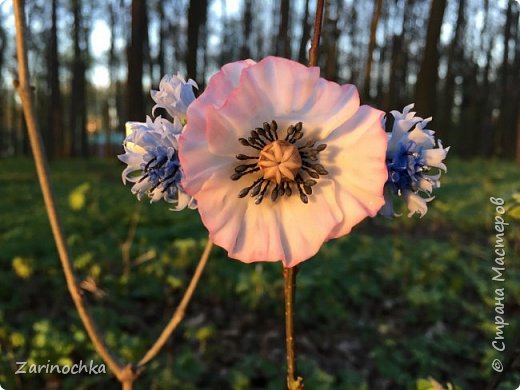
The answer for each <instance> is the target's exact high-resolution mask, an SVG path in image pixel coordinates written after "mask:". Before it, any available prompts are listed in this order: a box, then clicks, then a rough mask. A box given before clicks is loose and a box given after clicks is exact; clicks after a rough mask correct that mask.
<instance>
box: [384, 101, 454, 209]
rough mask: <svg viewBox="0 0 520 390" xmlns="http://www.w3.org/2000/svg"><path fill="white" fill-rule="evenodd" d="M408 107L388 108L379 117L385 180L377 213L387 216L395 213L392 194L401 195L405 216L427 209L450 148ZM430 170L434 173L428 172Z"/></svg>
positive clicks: (438, 185)
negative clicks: (385, 140) (383, 132)
mask: <svg viewBox="0 0 520 390" xmlns="http://www.w3.org/2000/svg"><path fill="white" fill-rule="evenodd" d="M412 108H413V104H410V105H408V106H406V107H405V108H404V110H403V112H402V113H401V112H399V111H395V110H394V111H391V112H390V113H388V114H387V115H386V116H385V118H384V119H383V126H384V127H385V129H386V131H387V134H388V148H387V153H386V165H387V169H388V180H387V182H386V184H385V188H384V195H385V202H386V203H385V205H384V206H383V208H382V209H381V210H380V213H381V214H382V215H385V216H388V217H392V216H398V214H396V213H395V212H394V207H393V197H394V196H397V197H402V198H404V200H405V202H406V204H407V206H408V210H409V214H408V216H409V217H410V216H412V215H413V214H415V213H418V214H419V215H420V217H423V216H424V215H425V214H426V212H427V211H428V206H427V203H428V202H430V201H431V200H432V199H433V198H434V197H433V196H432V192H433V190H434V189H435V188H439V187H440V180H439V179H440V176H441V171H444V172H446V170H447V169H446V165H445V164H444V163H443V162H442V161H443V160H444V159H445V158H446V155H447V153H448V151H449V149H450V148H449V147H447V148H443V146H442V143H441V141H440V140H437V141H436V140H435V137H434V133H435V132H434V131H432V130H429V129H426V126H427V124H428V123H429V122H430V121H431V118H427V119H423V118H420V117H417V116H415V112H412V111H410V110H411V109H412ZM437 145H438V147H436V146H437ZM432 171H433V173H434V174H430V173H431V172H432Z"/></svg>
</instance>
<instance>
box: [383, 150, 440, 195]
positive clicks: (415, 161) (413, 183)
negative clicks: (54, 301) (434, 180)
mask: <svg viewBox="0 0 520 390" xmlns="http://www.w3.org/2000/svg"><path fill="white" fill-rule="evenodd" d="M386 164H387V167H388V176H389V179H390V185H391V188H392V190H393V192H394V193H395V194H397V195H401V194H402V192H403V190H412V191H413V192H417V191H418V189H419V180H420V179H421V178H423V177H424V176H423V173H424V172H428V171H429V169H430V167H428V166H427V165H426V162H425V161H424V158H423V157H422V156H421V153H419V151H418V150H417V144H416V143H415V142H413V141H410V142H408V143H407V144H402V145H400V149H399V152H398V153H396V154H395V156H394V158H393V159H390V160H387V163H386ZM426 180H429V179H427V178H426Z"/></svg>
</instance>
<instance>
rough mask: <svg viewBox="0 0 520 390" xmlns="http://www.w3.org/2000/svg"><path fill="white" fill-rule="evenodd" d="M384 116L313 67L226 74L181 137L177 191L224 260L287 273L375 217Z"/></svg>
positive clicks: (261, 65) (229, 68)
mask: <svg viewBox="0 0 520 390" xmlns="http://www.w3.org/2000/svg"><path fill="white" fill-rule="evenodd" d="M382 115H383V112H381V111H379V110H376V109H374V108H372V107H368V106H361V107H360V106H359V96H358V92H357V90H356V88H355V87H354V86H353V85H338V84H336V83H334V82H330V81H327V80H324V79H322V78H320V75H319V68H317V67H312V68H309V67H306V66H303V65H301V64H299V63H297V62H294V61H290V60H287V59H283V58H278V57H267V58H265V59H263V60H262V61H260V62H258V63H255V62H254V61H251V60H245V61H238V62H234V63H230V64H227V65H225V66H224V67H223V68H222V69H221V70H220V71H219V72H218V73H217V74H215V75H214V76H213V77H212V78H211V80H210V81H209V84H208V86H207V88H206V90H205V91H204V93H203V94H202V95H201V96H200V97H199V98H197V99H196V100H195V101H194V102H193V103H191V105H190V106H189V108H188V112H187V125H186V128H185V130H184V132H183V133H182V134H181V136H180V138H179V158H180V161H181V165H182V167H183V170H184V179H183V186H184V189H185V191H186V192H187V193H188V194H190V195H191V196H193V197H194V198H195V199H196V200H197V202H198V209H199V212H200V215H201V218H202V221H203V223H204V225H205V226H206V228H207V229H208V231H209V234H210V238H211V240H213V242H215V244H217V245H219V246H221V247H223V248H224V249H226V250H227V251H228V254H229V256H230V257H231V258H235V259H238V260H241V261H244V262H254V261H280V260H281V261H283V263H284V265H285V266H286V267H292V266H295V265H296V264H298V263H300V262H302V261H304V260H306V259H308V258H310V257H311V256H313V255H314V254H316V252H317V251H318V250H319V248H320V247H321V245H322V244H323V243H324V242H325V241H327V240H329V239H332V238H337V237H341V236H343V235H345V234H347V233H349V232H350V231H351V229H352V227H353V226H354V225H356V224H357V223H359V222H360V221H361V220H363V219H364V218H365V217H366V216H371V217H373V216H375V215H376V214H377V212H378V210H379V209H380V208H381V206H382V205H383V204H384V198H383V186H384V184H385V181H386V178H387V170H386V165H385V153H386V135H385V132H384V131H383V128H382V125H381V117H382Z"/></svg>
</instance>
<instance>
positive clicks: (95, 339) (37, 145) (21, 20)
mask: <svg viewBox="0 0 520 390" xmlns="http://www.w3.org/2000/svg"><path fill="white" fill-rule="evenodd" d="M13 8H14V15H15V26H16V54H17V58H18V77H19V81H18V82H19V84H18V94H19V95H20V99H21V101H22V108H23V112H24V116H25V121H26V123H27V132H28V134H29V140H30V143H31V150H32V153H33V157H34V162H35V165H36V172H37V175H38V180H39V182H40V187H41V190H42V194H43V200H44V203H45V207H46V210H47V215H48V217H49V222H50V225H51V229H52V234H53V236H54V240H55V242H56V247H57V250H58V254H59V257H60V261H61V265H62V268H63V272H64V274H65V280H66V282H67V287H68V289H69V293H70V295H71V297H72V300H73V301H74V304H75V305H76V310H77V311H78V314H79V316H80V318H81V321H82V322H83V326H84V327H85V329H86V331H87V333H88V335H89V337H90V339H91V340H92V343H93V344H94V347H95V349H96V351H97V353H98V354H99V356H101V358H102V359H103V361H104V362H105V363H106V364H107V365H108V367H109V369H110V370H111V371H112V372H113V373H114V374H115V375H116V377H117V378H118V379H119V377H120V376H121V374H122V372H123V367H122V366H121V365H120V364H119V363H118V362H117V361H116V360H115V358H114V357H113V356H112V354H111V353H110V351H109V350H108V348H107V346H106V344H105V342H104V340H103V338H102V337H101V335H100V334H99V331H98V330H97V329H96V326H95V324H94V321H93V320H92V317H91V315H90V313H89V312H88V310H87V307H86V306H85V302H84V300H83V296H82V294H81V291H80V289H79V287H78V284H77V282H76V278H75V276H74V272H73V268H72V264H71V261H70V255H69V250H68V247H67V243H66V241H65V236H64V234H63V229H62V226H61V219H60V216H59V214H58V211H57V208H56V200H55V198H54V194H53V192H52V188H51V183H50V179H49V167H48V164H47V160H46V157H45V152H44V148H43V142H42V139H41V136H40V132H39V129H38V125H37V122H36V116H35V114H34V107H33V102H32V92H31V86H30V83H29V69H28V65H27V51H26V47H25V34H26V32H25V14H24V5H23V0H14V1H13Z"/></svg>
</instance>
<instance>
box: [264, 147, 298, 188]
mask: <svg viewBox="0 0 520 390" xmlns="http://www.w3.org/2000/svg"><path fill="white" fill-rule="evenodd" d="M258 166H259V167H260V170H261V172H262V174H263V176H264V179H266V180H271V181H272V182H276V184H280V183H282V181H294V180H295V176H296V174H297V173H298V171H299V170H300V168H301V167H302V158H301V156H300V152H299V151H298V148H297V147H296V146H294V144H292V143H290V142H287V141H283V140H276V141H274V142H271V143H270V144H268V145H266V146H265V147H264V148H263V149H262V151H261V152H260V156H259V159H258Z"/></svg>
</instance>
